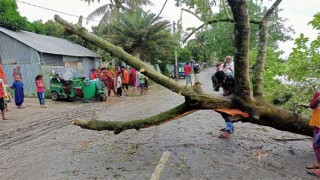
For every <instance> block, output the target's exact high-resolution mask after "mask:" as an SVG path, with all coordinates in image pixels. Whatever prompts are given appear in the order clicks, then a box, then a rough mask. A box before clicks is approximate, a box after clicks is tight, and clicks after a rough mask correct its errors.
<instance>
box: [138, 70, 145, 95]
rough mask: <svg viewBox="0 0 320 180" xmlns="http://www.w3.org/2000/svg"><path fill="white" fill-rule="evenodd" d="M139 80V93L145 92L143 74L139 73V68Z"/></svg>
mask: <svg viewBox="0 0 320 180" xmlns="http://www.w3.org/2000/svg"><path fill="white" fill-rule="evenodd" d="M139 72H140V73H139V81H140V95H143V94H145V93H146V91H145V76H144V75H143V74H142V73H141V70H140V71H139Z"/></svg>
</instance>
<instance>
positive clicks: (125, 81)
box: [121, 66, 129, 96]
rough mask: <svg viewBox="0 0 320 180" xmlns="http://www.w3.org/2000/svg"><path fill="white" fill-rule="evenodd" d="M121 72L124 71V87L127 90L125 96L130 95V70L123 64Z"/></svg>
mask: <svg viewBox="0 0 320 180" xmlns="http://www.w3.org/2000/svg"><path fill="white" fill-rule="evenodd" d="M121 72H122V89H123V91H124V92H125V94H124V96H129V72H128V70H127V69H126V68H125V67H124V66H121Z"/></svg>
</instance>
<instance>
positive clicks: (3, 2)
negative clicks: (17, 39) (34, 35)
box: [0, 0, 32, 31]
mask: <svg viewBox="0 0 320 180" xmlns="http://www.w3.org/2000/svg"><path fill="white" fill-rule="evenodd" d="M0 26H3V27H6V28H8V29H11V30H14V31H19V30H30V29H32V28H31V26H30V23H29V22H28V21H27V19H26V18H25V17H22V16H21V15H20V13H19V11H18V6H17V3H16V1H14V0H0Z"/></svg>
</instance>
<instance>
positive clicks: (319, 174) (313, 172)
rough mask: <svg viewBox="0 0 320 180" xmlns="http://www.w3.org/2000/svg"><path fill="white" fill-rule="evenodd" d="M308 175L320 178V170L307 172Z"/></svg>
mask: <svg viewBox="0 0 320 180" xmlns="http://www.w3.org/2000/svg"><path fill="white" fill-rule="evenodd" d="M307 173H308V174H311V175H314V176H317V177H320V170H319V169H310V170H308V171H307Z"/></svg>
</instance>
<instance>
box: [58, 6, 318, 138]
mask: <svg viewBox="0 0 320 180" xmlns="http://www.w3.org/2000/svg"><path fill="white" fill-rule="evenodd" d="M243 2H245V0H243ZM240 5H241V4H240ZM238 9H239V8H238ZM234 10H235V11H237V8H235V9H234ZM241 12H245V10H241ZM236 19H237V18H235V20H236ZM55 20H56V21H57V22H58V23H60V24H61V25H63V26H64V28H66V29H67V30H69V31H70V32H72V33H74V34H77V35H79V36H80V37H82V38H83V39H84V40H86V41H88V42H90V43H92V44H95V45H96V46H98V47H100V48H102V49H105V50H106V51H108V52H110V53H111V54H112V55H114V56H116V57H119V58H121V59H122V60H123V61H125V62H126V63H127V64H129V65H130V66H132V67H135V68H137V69H144V71H143V74H144V75H146V76H147V77H148V78H150V79H151V80H153V81H155V82H156V83H158V84H160V85H162V86H164V87H166V88H168V89H170V90H172V91H173V92H176V93H177V94H181V95H183V96H184V97H185V103H183V104H182V105H180V106H177V107H176V108H173V109H171V110H168V111H166V112H164V113H161V114H159V115H156V116H153V117H150V118H145V119H138V120H133V121H118V122H115V121H103V120H100V121H98V120H81V119H76V120H74V122H73V124H74V125H79V126H80V127H82V128H87V129H92V130H110V131H114V132H115V133H120V132H122V131H123V130H126V129H141V128H147V127H150V126H155V125H159V124H162V123H165V122H168V121H170V120H173V119H177V118H179V117H182V116H185V115H187V114H189V113H192V112H194V111H196V110H200V109H211V110H212V109H223V108H235V109H240V110H242V111H245V112H247V113H249V114H250V115H251V118H249V119H245V121H246V122H248V121H249V122H251V123H254V124H259V125H266V126H270V127H273V128H276V129H279V130H285V131H290V132H293V133H298V134H304V135H309V136H311V135H312V128H311V127H309V126H308V118H307V117H305V116H301V115H299V114H296V113H293V112H290V111H287V110H285V109H281V108H278V107H277V106H274V105H271V104H269V103H267V102H265V101H264V99H262V97H261V96H258V97H253V96H252V93H251V90H250V88H249V85H248V83H247V81H248V79H249V78H248V77H249V74H248V70H243V69H241V68H238V69H236V74H235V75H236V76H238V83H237V88H238V89H236V91H237V93H236V95H238V96H233V97H231V98H230V99H229V98H225V97H221V96H214V95H211V94H206V93H204V92H203V91H202V89H201V85H200V83H196V84H195V85H194V86H193V87H186V86H181V85H179V84H177V83H176V82H175V81H173V80H172V79H170V78H168V77H166V76H164V75H162V74H160V73H158V72H157V71H155V70H154V69H152V68H151V67H149V65H147V64H146V63H144V62H142V61H140V60H139V59H137V58H136V57H134V56H132V55H130V54H128V53H126V52H125V51H124V50H123V49H122V48H120V47H117V46H114V45H113V44H111V43H109V42H107V41H105V40H103V39H101V38H99V37H97V36H95V35H93V34H91V33H89V32H87V31H86V30H85V29H84V28H82V27H79V26H76V25H73V24H70V23H68V22H66V21H65V20H63V19H62V18H60V17H59V16H57V15H56V16H55ZM243 22H244V24H246V25H247V24H248V21H247V20H246V21H243ZM238 26H239V28H240V27H241V24H238ZM246 40H248V38H246V37H245V38H239V41H246ZM243 44H244V42H243V43H240V42H239V43H238V46H242V45H243ZM246 48H247V46H244V48H239V49H238V50H240V51H244V52H243V53H237V56H236V57H237V58H238V60H237V61H235V62H238V63H239V64H240V65H241V66H240V67H242V68H245V69H248V64H247V62H246V61H247V56H243V54H246V53H247V50H246ZM239 72H243V73H239ZM239 74H240V75H239ZM239 88H240V89H239ZM243 89H244V90H243Z"/></svg>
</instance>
